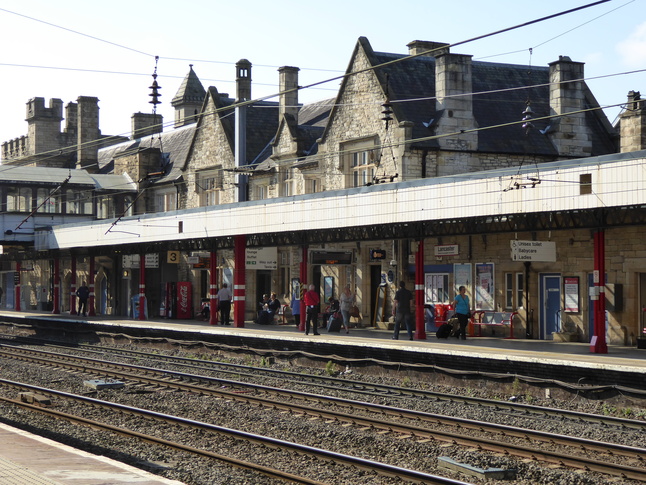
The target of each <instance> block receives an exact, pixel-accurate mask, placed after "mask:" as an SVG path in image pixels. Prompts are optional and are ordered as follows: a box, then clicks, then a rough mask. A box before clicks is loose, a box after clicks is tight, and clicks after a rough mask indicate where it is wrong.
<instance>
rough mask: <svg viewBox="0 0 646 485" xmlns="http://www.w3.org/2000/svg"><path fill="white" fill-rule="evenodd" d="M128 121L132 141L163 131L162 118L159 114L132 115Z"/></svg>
mask: <svg viewBox="0 0 646 485" xmlns="http://www.w3.org/2000/svg"><path fill="white" fill-rule="evenodd" d="M130 121H131V122H130V126H131V129H132V135H131V138H132V139H133V140H136V139H138V138H143V137H144V136H148V135H154V134H156V133H161V132H162V131H163V124H164V117H163V116H162V115H160V114H154V113H141V112H139V113H134V114H133V115H132V117H131V118H130Z"/></svg>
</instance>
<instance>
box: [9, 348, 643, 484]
mask: <svg viewBox="0 0 646 485" xmlns="http://www.w3.org/2000/svg"><path fill="white" fill-rule="evenodd" d="M174 354H178V352H174ZM180 354H181V353H180ZM114 360H117V359H114ZM138 364H140V365H151V366H153V365H154V362H153V361H151V362H144V361H140V362H138ZM289 370H292V371H299V370H300V371H302V372H313V373H317V372H322V371H321V370H317V369H313V368H308V369H297V368H295V367H293V366H292V367H290V369H289ZM0 372H1V373H2V376H3V378H5V379H9V380H15V381H20V382H29V383H32V384H34V385H39V386H43V387H50V388H55V389H59V390H63V391H67V392H72V393H76V394H87V393H88V388H87V387H84V386H83V380H85V379H89V378H95V377H93V376H86V377H84V376H79V375H76V374H72V373H68V372H61V371H57V370H53V369H48V368H44V367H40V366H35V365H30V364H23V363H18V362H16V361H8V360H4V359H0ZM205 374H206V372H205ZM350 377H351V378H352V379H353V380H366V381H369V382H379V383H385V384H390V385H400V384H401V382H402V379H401V377H393V378H386V377H383V376H381V377H375V376H369V375H363V376H362V375H359V374H358V373H357V372H354V373H353V374H351V376H350ZM339 379H343V377H342V376H340V377H339ZM257 382H261V383H266V384H267V385H270V386H277V381H276V379H273V378H266V377H262V376H261V377H258V379H257ZM284 384H285V385H288V384H289V387H290V388H297V389H298V388H300V390H306V389H305V386H302V385H298V384H295V383H293V382H292V383H288V382H284ZM409 384H410V383H409ZM418 384H422V385H424V383H418ZM425 387H426V388H431V387H432V386H430V385H428V384H427V385H425ZM307 390H308V391H311V389H307ZM440 390H441V391H443V392H447V391H451V389H446V388H443V389H440ZM453 391H455V392H456V393H458V394H464V392H465V389H464V388H456V389H453ZM468 392H471V393H473V389H469V390H468ZM0 393H1V394H2V395H5V396H8V397H12V398H15V396H16V391H15V390H11V389H7V388H3V387H0ZM328 394H329V393H328ZM338 395H342V396H343V397H347V393H345V392H343V391H338ZM96 397H98V398H100V399H107V400H112V401H115V402H120V403H123V404H126V405H129V406H135V407H140V408H145V409H151V410H154V411H159V412H163V413H167V414H173V415H177V416H183V417H186V418H189V419H195V420H199V421H205V422H210V423H213V424H216V425H218V426H224V427H229V428H235V429H241V430H245V431H249V432H252V433H258V434H262V435H267V436H272V437H275V438H279V439H283V440H287V441H294V442H299V443H303V444H307V445H310V446H315V447H319V448H326V449H331V450H335V451H341V452H345V453H347V454H349V455H355V456H360V457H362V458H366V459H370V460H376V461H385V462H388V463H391V464H393V465H396V466H400V467H405V468H411V469H416V470H421V471H425V472H428V473H434V474H438V475H443V476H449V477H452V478H454V479H458V480H463V481H465V482H469V483H485V481H484V480H480V479H478V478H475V477H469V476H465V475H460V474H458V473H455V472H449V471H447V470H443V469H439V468H438V467H437V457H438V456H448V457H450V458H451V459H453V460H456V461H458V462H462V463H467V464H469V465H471V466H476V467H483V468H491V467H499V468H515V469H517V479H516V480H515V481H510V480H505V481H496V480H488V481H486V483H488V484H493V485H495V484H499V483H500V484H502V483H504V484H523V485H525V484H550V485H554V484H559V485H587V484H598V483H611V482H613V481H614V482H615V483H630V482H626V481H625V480H613V479H608V478H607V477H601V476H600V475H598V474H595V473H590V472H582V471H572V470H569V469H564V468H557V467H550V466H545V465H541V464H539V463H536V462H531V461H525V460H518V459H514V458H510V457H505V456H501V455H497V454H493V453H488V452H480V451H476V450H468V449H463V448H459V447H457V446H453V445H447V444H442V443H437V442H418V441H417V440H414V439H401V438H397V437H396V436H391V435H384V434H378V433H376V432H372V431H362V430H359V429H357V428H356V427H348V426H341V425H337V424H328V423H325V422H323V421H321V420H319V419H310V418H306V417H302V416H293V415H289V414H285V413H279V412H276V411H272V410H268V409H264V408H257V407H251V406H246V407H242V406H244V405H241V404H239V403H235V402H231V401H228V400H225V399H218V398H214V397H209V396H199V395H193V394H188V393H184V392H172V391H167V390H154V391H144V390H141V389H138V388H137V387H136V386H129V387H127V388H126V389H125V390H113V391H101V392H100V393H99V395H98V396H96ZM481 397H488V396H485V395H483V396H481ZM354 398H356V399H358V400H365V401H373V402H377V403H380V404H391V405H394V406H398V407H408V408H412V409H418V410H423V411H428V412H434V413H442V414H450V415H453V416H463V417H470V418H473V419H479V420H482V421H487V420H492V421H496V422H502V423H503V424H507V425H514V426H518V427H532V428H536V429H542V430H544V431H551V432H559V433H561V434H573V435H575V436H581V437H586V438H590V439H596V440H603V441H610V442H617V443H623V444H627V445H631V446H638V447H646V436H644V434H641V433H635V432H630V431H626V430H623V431H622V430H616V429H613V428H609V427H598V426H591V425H589V424H588V425H586V424H577V423H571V422H569V421H563V422H562V421H554V420H551V419H537V418H536V417H519V416H516V415H511V414H507V415H505V414H504V413H503V414H501V413H496V412H494V411H492V410H491V409H488V408H480V407H474V406H468V405H462V404H455V403H452V404H447V403H445V402H432V401H430V400H426V399H412V398H403V399H402V398H385V397H375V398H374V399H370V398H366V397H365V396H360V397H357V396H354ZM56 404H57V409H60V410H63V411H67V412H70V413H73V412H74V410H75V409H77V408H78V407H79V406H80V405H77V404H74V403H67V402H63V401H60V402H59V401H57V403H56ZM533 404H540V403H537V402H534V403H533ZM549 405H550V406H551V407H565V406H566V405H567V407H568V408H580V409H582V410H586V411H589V412H591V411H598V407H599V403H590V402H585V401H580V400H573V401H571V402H569V403H555V402H553V401H550V402H549ZM632 411H633V412H635V411H636V410H634V409H633V410H632ZM642 411H643V410H642ZM0 413H1V416H2V417H1V419H2V421H4V422H7V423H9V424H12V425H14V426H19V427H23V428H27V429H28V430H30V431H33V432H37V433H40V434H46V435H47V436H48V437H50V438H53V439H57V440H59V441H63V442H65V443H67V444H70V445H72V446H77V447H79V448H83V449H85V450H87V451H90V452H94V453H98V454H103V455H107V456H110V457H113V458H116V459H119V460H122V461H125V462H128V463H130V464H134V465H135V466H140V467H142V468H147V469H149V470H151V471H153V472H155V473H159V474H160V475H163V476H165V477H167V478H171V479H175V480H179V481H182V482H184V483H187V484H200V485H202V484H205V485H206V484H225V483H226V484H254V485H255V484H258V483H263V484H270V485H271V484H273V483H278V482H277V481H275V480H273V481H272V480H271V479H268V478H267V477H259V476H258V475H256V474H254V473H252V472H247V471H240V470H237V469H234V468H232V467H229V466H227V465H224V464H221V463H219V462H217V461H215V460H207V459H198V458H195V457H193V456H187V455H186V454H185V453H181V452H176V451H172V450H168V449H162V448H158V447H155V446H152V445H150V444H146V443H139V442H133V441H131V440H126V439H124V438H121V437H119V436H115V435H113V434H111V433H107V432H99V431H95V430H91V429H88V428H85V427H80V426H75V425H71V424H67V423H65V422H62V421H58V420H54V419H52V418H47V417H44V416H34V415H33V414H31V413H29V412H27V411H21V410H17V409H14V408H13V407H11V406H7V405H4V404H0ZM103 413H104V411H102V410H99V409H89V410H88V409H86V411H85V413H84V415H85V416H86V417H89V418H91V419H97V420H109V422H110V423H111V424H114V425H117V426H123V427H128V428H130V429H134V430H136V431H139V432H141V433H146V434H151V435H156V436H161V437H163V438H165V439H168V440H173V441H179V442H183V443H185V444H188V445H190V446H194V447H198V448H204V449H209V450H211V451H213V452H216V453H221V454H227V455H233V456H236V457H238V458H241V459H246V460H251V461H255V462H257V463H260V464H264V465H267V466H271V467H275V468H282V467H284V469H286V470H288V471H290V472H291V473H295V474H298V475H304V476H309V477H311V478H316V479H318V480H320V481H322V482H324V483H329V484H334V485H336V484H339V485H342V484H352V485H358V484H364V483H365V484H391V483H393V484H394V483H400V482H399V481H398V480H394V479H391V478H387V477H381V476H375V475H372V474H366V473H361V472H357V471H356V470H348V469H347V468H344V467H340V466H333V465H330V464H329V463H324V462H322V461H320V460H314V459H311V458H308V457H302V456H301V457H300V458H298V459H296V460H295V459H294V457H293V456H288V454H286V453H284V452H282V453H281V452H275V451H272V450H268V449H266V448H264V447H261V446H253V445H249V444H244V443H241V442H238V441H234V440H232V439H229V438H223V437H220V436H214V435H212V434H209V433H199V432H195V431H188V430H186V429H185V428H181V427H174V426H170V425H165V424H160V423H156V422H152V421H150V420H142V419H139V418H136V417H133V416H129V415H124V414H115V415H110V416H108V415H105V414H103ZM635 483H636V482H635Z"/></svg>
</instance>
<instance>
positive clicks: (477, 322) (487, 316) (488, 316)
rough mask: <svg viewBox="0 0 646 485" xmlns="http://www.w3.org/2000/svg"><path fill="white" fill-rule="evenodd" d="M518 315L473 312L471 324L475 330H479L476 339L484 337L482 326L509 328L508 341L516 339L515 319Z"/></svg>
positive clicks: (512, 313)
mask: <svg viewBox="0 0 646 485" xmlns="http://www.w3.org/2000/svg"><path fill="white" fill-rule="evenodd" d="M516 315H518V312H492V311H485V310H477V311H475V312H473V317H472V319H471V322H470V324H471V325H473V327H474V330H475V329H477V335H474V337H481V336H482V326H483V325H488V326H506V327H509V337H505V338H508V339H513V338H515V337H514V318H515V317H516Z"/></svg>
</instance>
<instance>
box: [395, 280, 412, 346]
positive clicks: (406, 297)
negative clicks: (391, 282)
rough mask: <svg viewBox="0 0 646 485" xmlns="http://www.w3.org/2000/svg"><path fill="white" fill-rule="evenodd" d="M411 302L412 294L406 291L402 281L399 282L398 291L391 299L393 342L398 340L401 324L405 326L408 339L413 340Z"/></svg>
mask: <svg viewBox="0 0 646 485" xmlns="http://www.w3.org/2000/svg"><path fill="white" fill-rule="evenodd" d="M412 301H413V294H412V293H411V292H410V291H408V290H407V289H406V283H405V282H404V281H400V282H399V289H398V290H397V293H395V298H394V299H393V315H394V316H395V334H394V335H393V340H398V339H399V328H400V327H401V324H402V322H404V323H405V324H406V330H407V331H408V339H409V340H413V319H412V318H411V311H410V304H411V302H412Z"/></svg>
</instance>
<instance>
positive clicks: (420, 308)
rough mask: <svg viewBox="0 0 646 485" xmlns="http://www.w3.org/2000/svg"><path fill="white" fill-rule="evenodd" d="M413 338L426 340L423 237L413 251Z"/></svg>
mask: <svg viewBox="0 0 646 485" xmlns="http://www.w3.org/2000/svg"><path fill="white" fill-rule="evenodd" d="M415 340H426V326H425V325H424V239H420V240H419V241H418V243H417V252H416V253H415Z"/></svg>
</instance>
